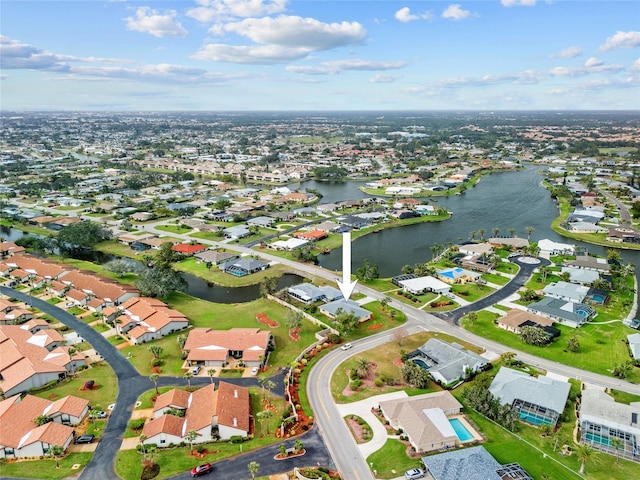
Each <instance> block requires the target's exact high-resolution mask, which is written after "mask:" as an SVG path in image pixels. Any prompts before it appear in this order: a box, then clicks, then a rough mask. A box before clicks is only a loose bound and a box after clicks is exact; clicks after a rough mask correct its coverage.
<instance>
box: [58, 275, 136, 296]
mask: <svg viewBox="0 0 640 480" xmlns="http://www.w3.org/2000/svg"><path fill="white" fill-rule="evenodd" d="M61 281H62V283H65V284H67V285H71V286H72V287H73V288H75V289H76V290H81V291H83V292H84V293H87V294H90V295H92V296H94V297H97V298H101V299H102V300H104V301H105V303H106V304H107V305H120V304H121V303H124V302H126V301H127V300H129V299H130V298H133V297H138V296H139V295H140V292H139V291H138V290H137V289H135V288H133V287H130V286H128V285H123V284H120V283H117V282H115V281H113V280H111V279H109V278H106V277H100V276H98V275H95V274H94V273H92V272H81V271H80V270H72V271H70V272H68V273H67V274H65V275H64V276H63V277H61Z"/></svg>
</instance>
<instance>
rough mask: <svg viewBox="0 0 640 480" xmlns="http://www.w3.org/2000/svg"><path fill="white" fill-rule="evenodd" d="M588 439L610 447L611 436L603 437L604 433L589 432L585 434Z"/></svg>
mask: <svg viewBox="0 0 640 480" xmlns="http://www.w3.org/2000/svg"><path fill="white" fill-rule="evenodd" d="M585 437H586V439H587V440H589V441H590V442H593V443H597V444H599V445H604V446H605V447H610V446H611V442H610V441H609V438H607V437H603V436H602V435H596V434H595V433H587V434H585Z"/></svg>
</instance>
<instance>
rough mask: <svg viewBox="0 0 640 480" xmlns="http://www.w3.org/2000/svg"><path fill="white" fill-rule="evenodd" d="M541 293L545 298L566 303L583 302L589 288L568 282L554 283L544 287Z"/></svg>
mask: <svg viewBox="0 0 640 480" xmlns="http://www.w3.org/2000/svg"><path fill="white" fill-rule="evenodd" d="M542 292H543V293H544V294H545V296H547V297H552V298H558V299H560V300H566V301H567V302H574V303H580V302H583V301H584V299H585V298H586V296H587V294H588V293H589V287H585V286H583V285H576V284H575V283H569V282H555V283H550V284H549V285H546V286H545V287H544V288H543V289H542Z"/></svg>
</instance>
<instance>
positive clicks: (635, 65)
mask: <svg viewBox="0 0 640 480" xmlns="http://www.w3.org/2000/svg"><path fill="white" fill-rule="evenodd" d="M631 70H633V71H639V70H640V58H638V59H637V60H636V61H635V62H633V65H632V66H631Z"/></svg>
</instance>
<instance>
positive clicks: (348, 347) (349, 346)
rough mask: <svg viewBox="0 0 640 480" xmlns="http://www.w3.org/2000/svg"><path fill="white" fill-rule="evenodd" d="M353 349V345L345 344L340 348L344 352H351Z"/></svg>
mask: <svg viewBox="0 0 640 480" xmlns="http://www.w3.org/2000/svg"><path fill="white" fill-rule="evenodd" d="M351 347H353V345H351V344H350V343H345V344H344V345H342V346H341V347H340V348H341V349H342V350H349V349H350V348H351Z"/></svg>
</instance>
